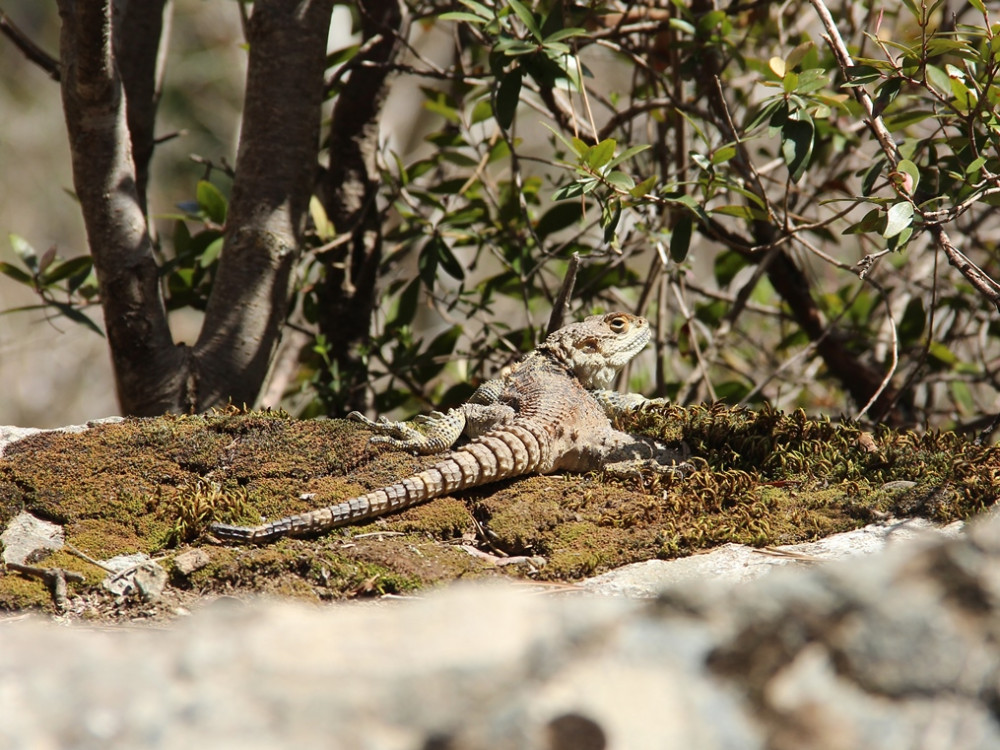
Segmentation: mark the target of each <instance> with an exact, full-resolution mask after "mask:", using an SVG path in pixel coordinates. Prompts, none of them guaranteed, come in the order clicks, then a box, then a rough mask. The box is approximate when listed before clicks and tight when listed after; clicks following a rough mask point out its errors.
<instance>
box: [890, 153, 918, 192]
mask: <svg viewBox="0 0 1000 750" xmlns="http://www.w3.org/2000/svg"><path fill="white" fill-rule="evenodd" d="M896 171H897V172H901V173H902V174H905V175H906V176H907V177H909V178H910V184H909V185H908V188H909V189H908V190H907V192H908V193H909V194H910V195H913V194H914V193H915V192H916V191H917V185H919V184H920V168H919V167H918V166H917V165H916V164H914V163H913V162H912V161H910V160H909V159H900V161H899V164H897V165H896Z"/></svg>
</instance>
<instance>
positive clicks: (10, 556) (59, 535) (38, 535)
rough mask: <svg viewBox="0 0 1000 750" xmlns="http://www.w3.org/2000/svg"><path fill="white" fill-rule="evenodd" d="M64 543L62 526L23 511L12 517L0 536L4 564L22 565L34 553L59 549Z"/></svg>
mask: <svg viewBox="0 0 1000 750" xmlns="http://www.w3.org/2000/svg"><path fill="white" fill-rule="evenodd" d="M64 542H65V534H64V533H63V528H62V526H60V525H59V524H55V523H52V522H51V521H43V520H42V519H41V518H38V517H37V516H33V515H32V514H31V513H28V512H27V511H25V510H22V511H21V512H20V513H18V514H17V515H16V516H14V517H13V518H12V519H11V520H10V523H8V524H7V528H6V529H4V531H3V533H2V534H0V543H2V544H3V561H4V562H5V563H18V564H22V565H23V564H25V563H27V562H29V558H30V557H31V556H32V555H33V554H34V553H35V552H38V551H40V550H57V549H61V548H62V546H63V544H64Z"/></svg>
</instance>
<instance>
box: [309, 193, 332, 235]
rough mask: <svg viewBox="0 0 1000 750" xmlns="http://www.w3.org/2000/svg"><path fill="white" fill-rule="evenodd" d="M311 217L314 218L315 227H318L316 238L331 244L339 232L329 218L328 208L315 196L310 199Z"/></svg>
mask: <svg viewBox="0 0 1000 750" xmlns="http://www.w3.org/2000/svg"><path fill="white" fill-rule="evenodd" d="M309 215H310V216H311V217H312V220H313V226H315V227H316V236H317V237H319V238H320V239H321V240H322V241H323V242H329V241H330V240H332V239H333V238H334V237H336V236H337V230H336V229H335V228H334V226H333V222H332V221H330V218H329V217H328V216H327V214H326V208H324V206H323V204H322V203H321V202H320V200H319V198H317V197H316V196H315V195H313V196H311V197H310V198H309Z"/></svg>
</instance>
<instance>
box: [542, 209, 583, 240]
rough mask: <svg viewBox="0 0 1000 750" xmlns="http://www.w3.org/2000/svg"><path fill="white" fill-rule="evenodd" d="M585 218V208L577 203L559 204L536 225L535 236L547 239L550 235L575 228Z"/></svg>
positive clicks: (547, 212) (543, 215)
mask: <svg viewBox="0 0 1000 750" xmlns="http://www.w3.org/2000/svg"><path fill="white" fill-rule="evenodd" d="M582 217H583V206H581V205H580V204H579V203H578V202H577V203H559V204H557V205H555V206H553V207H552V208H550V209H549V210H548V211H546V212H545V213H544V214H542V218H540V219H539V220H538V223H537V224H536V225H535V234H537V235H538V237H539V238H540V239H545V238H546V237H548V236H549V235H550V234H553V233H555V232H559V231H561V230H563V229H566V228H567V227H571V226H573V225H574V224H575V223H576V222H578V221H579V220H580V219H581V218H582Z"/></svg>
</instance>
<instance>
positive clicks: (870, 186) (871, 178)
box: [861, 159, 885, 195]
mask: <svg viewBox="0 0 1000 750" xmlns="http://www.w3.org/2000/svg"><path fill="white" fill-rule="evenodd" d="M884 166H885V159H876V160H875V163H874V164H872V165H871V166H870V167H869V168H868V169H867V170H865V174H864V177H863V178H862V180H861V194H862V195H871V194H872V191H873V190H874V189H875V181H876V180H877V179H878V178H879V177H881V176H882V168H883V167H884Z"/></svg>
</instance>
